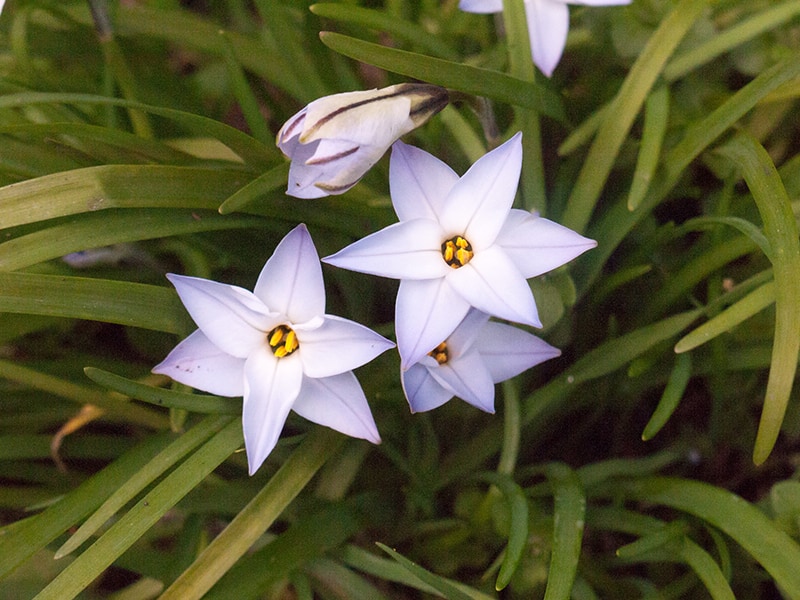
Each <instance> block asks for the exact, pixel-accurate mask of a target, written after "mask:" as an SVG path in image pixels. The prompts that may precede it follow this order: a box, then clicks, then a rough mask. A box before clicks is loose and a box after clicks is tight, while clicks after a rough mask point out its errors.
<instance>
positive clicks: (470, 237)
mask: <svg viewBox="0 0 800 600" xmlns="http://www.w3.org/2000/svg"><path fill="white" fill-rule="evenodd" d="M521 166H522V144H521V135H520V134H517V135H515V136H514V137H513V138H512V139H510V140H509V141H507V142H506V143H505V144H503V145H502V146H500V147H499V148H496V149H495V150H493V151H492V152H490V153H488V154H486V155H485V156H483V157H481V158H480V159H479V160H478V161H477V162H476V163H475V164H474V165H473V166H472V167H471V168H470V169H469V170H468V171H467V173H465V174H464V176H463V177H461V178H459V177H458V175H456V173H455V172H454V171H453V170H452V169H450V167H448V166H447V165H445V164H444V163H443V162H441V161H440V160H438V159H437V158H435V157H433V156H431V155H430V154H428V153H426V152H423V151H422V150H419V149H417V148H414V147H412V146H408V145H405V144H403V143H402V142H397V143H396V144H395V145H394V147H393V150H392V158H391V162H390V166H389V186H390V191H391V196H392V204H393V206H394V209H395V212H396V213H397V216H398V218H399V219H400V222H399V223H395V224H394V225H390V226H389V227H387V228H385V229H383V230H381V231H378V232H376V233H373V234H372V235H369V236H367V237H365V238H363V239H361V240H359V241H357V242H355V243H353V244H351V245H350V246H348V247H346V248H344V249H343V250H341V251H339V252H338V253H336V254H334V255H332V256H328V257H326V258H324V259H323V262H327V263H329V264H332V265H336V266H338V267H343V268H346V269H350V270H353V271H360V272H364V273H371V274H373V275H382V276H385V277H391V278H395V279H400V287H399V290H398V294H397V301H396V309H395V329H396V333H397V347H398V350H399V352H400V357H401V361H402V365H401V366H402V368H403V369H407V368H409V367H410V366H411V365H412V364H414V363H416V362H418V361H419V360H420V359H421V358H422V357H423V356H424V355H426V354H427V353H428V352H430V351H431V349H433V348H434V347H435V346H436V345H437V344H438V343H439V342H441V341H442V340H443V339H445V338H447V337H448V336H449V335H450V334H451V333H452V332H453V330H454V329H455V328H456V326H457V325H458V324H459V323H460V322H461V321H462V319H464V317H465V316H466V315H467V311H468V310H469V309H470V307H474V308H477V309H478V310H480V311H482V312H485V313H487V314H490V315H492V316H495V317H499V318H501V319H506V320H509V321H514V322H517V323H523V324H526V325H531V326H534V327H541V323H540V321H539V315H538V312H537V309H536V304H535V302H534V298H533V294H532V293H531V290H530V287H529V286H528V283H527V281H526V279H528V278H531V277H535V276H537V275H541V274H542V273H546V272H547V271H550V270H551V269H554V268H556V267H558V266H560V265H563V264H564V263H566V262H568V261H570V260H572V259H573V258H575V257H576V256H578V255H579V254H581V253H583V252H585V251H586V250H588V249H590V248H593V247H594V246H595V245H596V243H595V242H594V240H590V239H587V238H585V237H583V236H581V235H579V234H577V233H575V232H574V231H572V230H570V229H568V228H566V227H563V226H561V225H558V224H556V223H554V222H552V221H549V220H547V219H544V218H541V217H538V216H536V215H534V214H531V213H529V212H527V211H523V210H519V209H513V208H511V205H512V202H513V201H514V195H515V193H516V189H517V184H518V182H519V175H520V169H521Z"/></svg>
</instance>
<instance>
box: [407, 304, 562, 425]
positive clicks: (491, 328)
mask: <svg viewBox="0 0 800 600" xmlns="http://www.w3.org/2000/svg"><path fill="white" fill-rule="evenodd" d="M560 354H561V351H560V350H559V349H558V348H554V347H553V346H551V345H550V344H548V343H547V342H545V341H544V340H542V339H540V338H538V337H536V336H535V335H532V334H530V333H528V332H527V331H524V330H522V329H520V328H518V327H512V326H511V325H506V324H503V323H495V322H491V321H489V315H487V314H486V313H482V312H480V311H477V310H474V309H473V310H470V311H469V312H468V313H467V316H466V317H465V318H464V320H463V321H462V322H461V323H460V324H459V325H458V327H456V329H455V331H453V333H452V334H450V336H449V337H448V338H447V339H446V340H445V341H443V342H442V343H440V344H439V345H438V346H436V348H434V349H433V350H431V351H430V352H429V353H428V354H426V355H425V356H423V357H422V358H421V359H420V360H419V362H417V363H414V364H413V365H411V366H410V367H409V368H408V370H406V371H403V372H402V374H401V379H402V383H403V391H404V392H405V395H406V399H407V400H408V404H409V406H410V407H411V412H424V411H427V410H431V409H434V408H437V407H439V406H441V405H442V404H444V403H445V402H447V401H448V400H450V399H451V398H452V397H453V396H458V397H459V398H461V399H462V400H464V401H466V402H468V403H469V404H472V405H473V406H475V407H477V408H479V409H481V410H483V411H486V412H489V413H494V384H495V383H500V382H501V381H505V380H506V379H510V378H512V377H514V376H516V375H519V374H520V373H522V372H523V371H526V370H528V369H530V368H531V367H533V366H535V365H538V364H539V363H542V362H544V361H546V360H549V359H551V358H555V357H556V356H559V355H560Z"/></svg>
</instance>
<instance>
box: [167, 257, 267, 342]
mask: <svg viewBox="0 0 800 600" xmlns="http://www.w3.org/2000/svg"><path fill="white" fill-rule="evenodd" d="M167 279H169V280H170V281H171V282H172V285H174V286H175V289H176V290H177V292H178V295H179V296H180V297H181V302H183V305H184V306H185V307H186V310H187V311H189V314H190V315H191V317H192V319H193V320H194V322H195V323H197V326H198V327H199V328H200V329H201V330H202V331H203V333H204V334H206V336H207V337H208V339H209V340H210V341H211V343H212V344H214V345H215V346H217V347H218V348H219V349H220V350H222V351H223V352H226V353H227V354H230V355H231V356H236V357H237V358H246V357H247V356H248V355H249V354H250V352H252V351H253V349H254V348H256V347H257V346H259V345H261V344H263V343H264V332H265V331H269V329H270V328H271V325H272V324H273V322H274V315H270V314H269V311H268V309H267V307H266V306H264V304H263V303H262V302H261V300H259V299H258V298H256V296H255V295H254V294H253V293H252V292H249V291H248V290H245V289H243V288H240V287H238V286H235V285H227V284H224V283H217V282H216V281H209V280H208V279H200V278H199V277H187V276H185V275H173V274H172V273H168V274H167Z"/></svg>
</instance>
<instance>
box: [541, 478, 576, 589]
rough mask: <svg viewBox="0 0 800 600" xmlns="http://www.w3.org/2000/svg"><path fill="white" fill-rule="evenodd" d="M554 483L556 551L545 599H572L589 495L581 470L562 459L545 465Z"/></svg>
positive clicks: (552, 560)
mask: <svg viewBox="0 0 800 600" xmlns="http://www.w3.org/2000/svg"><path fill="white" fill-rule="evenodd" d="M545 475H546V476H547V480H548V481H549V483H550V485H551V486H552V487H553V501H554V507H553V554H552V556H551V557H550V567H549V569H548V573H547V589H546V590H545V593H544V598H545V600H569V598H570V592H571V591H572V585H573V583H574V582H575V576H576V574H577V573H578V560H579V559H580V555H581V541H582V540H583V529H584V523H585V522H586V496H585V494H584V492H583V485H582V484H581V480H580V478H579V477H578V474H577V473H576V472H575V471H573V470H572V469H570V468H569V467H568V466H567V465H565V464H562V463H553V464H550V465H547V467H546V468H545Z"/></svg>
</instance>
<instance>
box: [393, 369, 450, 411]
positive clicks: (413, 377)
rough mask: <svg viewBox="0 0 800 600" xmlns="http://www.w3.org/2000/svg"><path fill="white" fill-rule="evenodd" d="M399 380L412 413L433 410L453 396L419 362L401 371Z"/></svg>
mask: <svg viewBox="0 0 800 600" xmlns="http://www.w3.org/2000/svg"><path fill="white" fill-rule="evenodd" d="M400 381H401V383H402V384H403V393H404V394H405V395H406V400H408V406H409V408H411V412H412V413H418V412H425V411H428V410H433V409H434V408H438V407H439V406H441V405H442V404H444V403H445V402H447V401H448V400H450V398H452V397H453V392H451V391H450V390H448V389H447V388H444V387H442V385H441V384H440V383H439V382H438V381H436V380H435V379H434V378H433V377H432V376H431V374H430V373H429V372H428V369H426V368H425V367H424V366H422V365H421V364H420V363H417V364H415V365H411V367H409V369H408V370H407V371H401V372H400Z"/></svg>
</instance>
